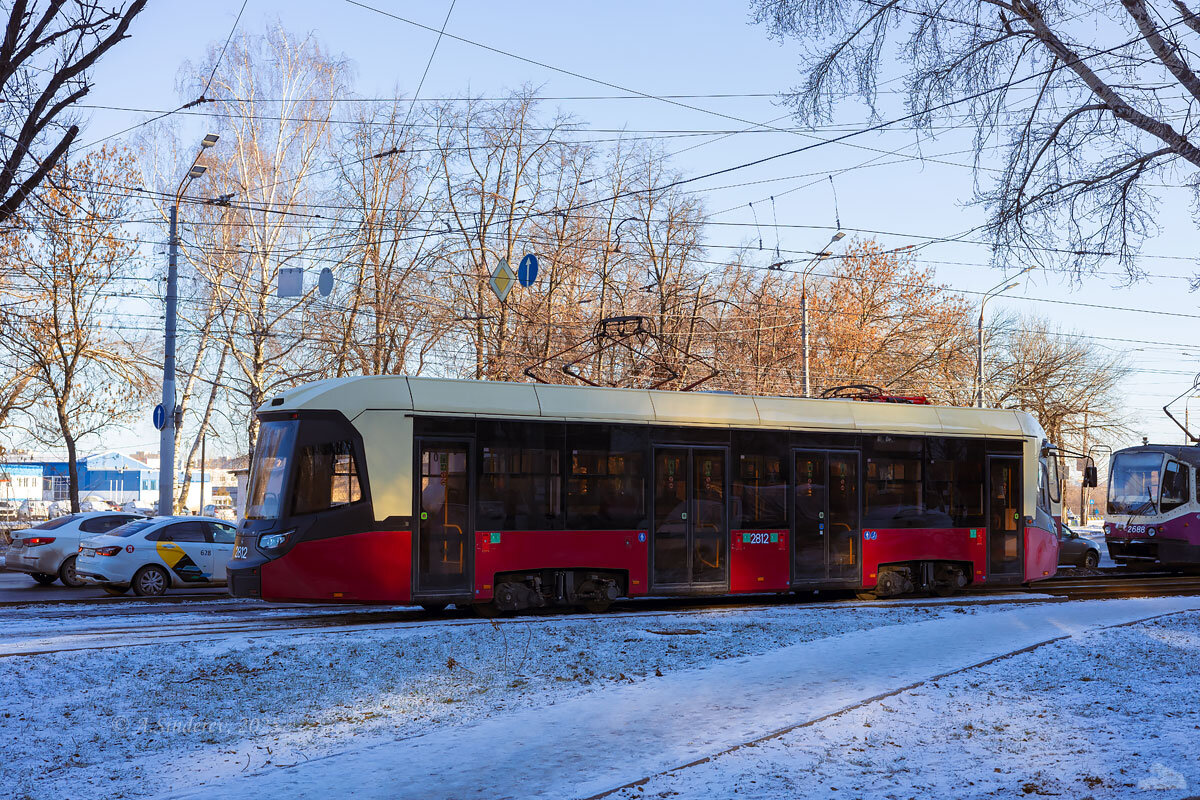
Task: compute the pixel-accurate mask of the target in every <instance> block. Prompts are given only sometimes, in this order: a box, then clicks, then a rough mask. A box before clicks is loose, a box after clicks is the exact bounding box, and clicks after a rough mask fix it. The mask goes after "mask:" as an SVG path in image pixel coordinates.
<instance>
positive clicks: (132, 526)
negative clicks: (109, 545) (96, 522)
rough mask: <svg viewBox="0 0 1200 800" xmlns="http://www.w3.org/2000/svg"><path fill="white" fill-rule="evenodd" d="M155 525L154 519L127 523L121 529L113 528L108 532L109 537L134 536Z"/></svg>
mask: <svg viewBox="0 0 1200 800" xmlns="http://www.w3.org/2000/svg"><path fill="white" fill-rule="evenodd" d="M153 524H154V520H152V519H138V520H134V521H133V522H126V523H125V524H124V525H122V526H121V527H119V528H113V529H112V530H111V531H109V532H108V535H109V536H133V535H134V534H135V533H138V532H140V531H144V530H146V528H149V527H150V526H151V525H153Z"/></svg>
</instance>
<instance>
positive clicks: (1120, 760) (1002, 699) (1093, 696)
mask: <svg viewBox="0 0 1200 800" xmlns="http://www.w3.org/2000/svg"><path fill="white" fill-rule="evenodd" d="M1198 674H1200V614H1196V613H1192V614H1188V615H1181V616H1174V617H1169V618H1164V619H1159V620H1155V621H1151V622H1147V623H1143V624H1138V625H1134V626H1130V627H1122V628H1113V629H1108V630H1103V631H1093V632H1090V633H1084V634H1081V635H1078V636H1074V637H1072V638H1070V639H1067V640H1064V641H1062V642H1057V643H1055V644H1051V645H1048V646H1046V647H1043V648H1039V649H1037V650H1035V651H1033V652H1029V653H1024V654H1021V655H1017V656H1013V657H1011V658H1007V659H1003V660H1001V661H997V662H995V663H993V664H989V665H986V666H983V667H979V668H977V669H974V670H970V671H967V672H963V673H960V674H958V675H954V676H952V677H949V678H945V679H941V680H937V681H934V682H932V683H929V684H927V685H924V686H920V687H918V688H915V689H912V690H910V691H906V692H902V693H900V694H898V695H896V696H894V697H889V698H886V699H884V700H879V701H877V702H873V703H868V704H865V705H863V706H861V707H858V708H855V709H852V710H850V711H847V712H845V713H843V714H839V715H837V716H836V717H833V718H831V719H828V720H825V721H823V722H820V723H818V724H816V725H813V726H809V727H805V728H801V729H798V730H795V731H792V732H790V733H787V734H784V735H782V736H780V737H778V738H775V739H772V740H769V741H765V742H761V743H759V744H757V745H756V746H753V747H744V748H740V749H738V750H735V751H733V752H730V753H727V754H725V755H721V756H718V757H716V758H714V759H712V760H710V761H708V762H706V763H704V764H700V765H697V766H695V767H692V768H689V769H684V770H679V771H676V772H670V773H667V774H665V775H660V776H658V777H655V778H653V779H651V780H650V781H648V782H647V783H646V784H644V785H642V786H638V787H636V788H634V789H626V790H622V791H621V792H618V793H617V794H616V795H615V797H617V798H625V799H626V800H629V799H631V798H639V799H642V798H645V799H646V800H650V799H654V800H657V799H658V798H667V797H709V798H727V797H728V798H732V797H737V798H745V799H746V800H768V798H769V799H770V800H775V799H776V798H780V797H845V798H857V797H863V798H887V800H892V799H893V798H896V799H899V798H911V797H922V798H932V797H946V798H949V797H953V798H1012V797H1021V796H1029V797H1039V796H1051V797H1069V798H1094V799H1095V800H1102V798H1114V800H1115V799H1117V798H1120V799H1121V800H1125V799H1126V798H1172V800H1175V799H1176V798H1184V797H1190V796H1193V795H1200V747H1198V745H1200V683H1197V677H1196V676H1197V675H1198Z"/></svg>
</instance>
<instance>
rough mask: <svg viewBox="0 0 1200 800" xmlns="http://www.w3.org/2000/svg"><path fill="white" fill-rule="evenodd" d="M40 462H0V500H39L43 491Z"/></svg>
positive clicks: (16, 501) (17, 501) (18, 501)
mask: <svg viewBox="0 0 1200 800" xmlns="http://www.w3.org/2000/svg"><path fill="white" fill-rule="evenodd" d="M42 483H43V481H42V466H41V465H40V464H29V463H13V464H0V500H10V501H12V502H15V503H20V502H23V501H25V500H41V499H42V493H43V486H42Z"/></svg>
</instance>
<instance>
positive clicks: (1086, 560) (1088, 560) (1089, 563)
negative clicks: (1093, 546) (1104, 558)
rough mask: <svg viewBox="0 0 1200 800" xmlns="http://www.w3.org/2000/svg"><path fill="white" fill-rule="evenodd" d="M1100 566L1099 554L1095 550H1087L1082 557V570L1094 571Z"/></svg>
mask: <svg viewBox="0 0 1200 800" xmlns="http://www.w3.org/2000/svg"><path fill="white" fill-rule="evenodd" d="M1099 565H1100V554H1099V553H1097V552H1096V551H1095V550H1088V551H1087V553H1086V554H1085V555H1084V556H1083V567H1084V569H1095V568H1096V567H1097V566H1099Z"/></svg>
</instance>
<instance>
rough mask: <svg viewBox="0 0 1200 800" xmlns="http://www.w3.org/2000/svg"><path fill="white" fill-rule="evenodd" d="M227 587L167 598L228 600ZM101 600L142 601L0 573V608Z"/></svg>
mask: <svg viewBox="0 0 1200 800" xmlns="http://www.w3.org/2000/svg"><path fill="white" fill-rule="evenodd" d="M228 596H229V595H228V594H227V593H226V592H225V587H224V586H217V587H214V588H211V589H169V590H168V591H167V594H166V597H167V598H171V597H180V598H182V597H190V598H204V597H214V598H227V597H228ZM99 600H104V601H113V602H118V603H134V602H140V601H141V600H142V598H140V597H137V596H136V595H134V594H133V592H130V593H129V594H127V595H124V596H122V597H113V596H112V595H110V594H108V593H107V592H105V591H104V590H103V589H101V588H100V587H99V586H83V587H81V588H79V589H70V588H68V587H66V586H63V585H62V584H61V583H57V582H56V583H53V584H51V585H49V586H42V585H41V584H39V583H37V582H36V581H34V579H33V578H32V577H30V576H29V575H26V574H25V573H23V572H6V571H4V570H0V605H7V604H11V603H63V602H72V603H80V602H84V603H86V602H95V601H99Z"/></svg>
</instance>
